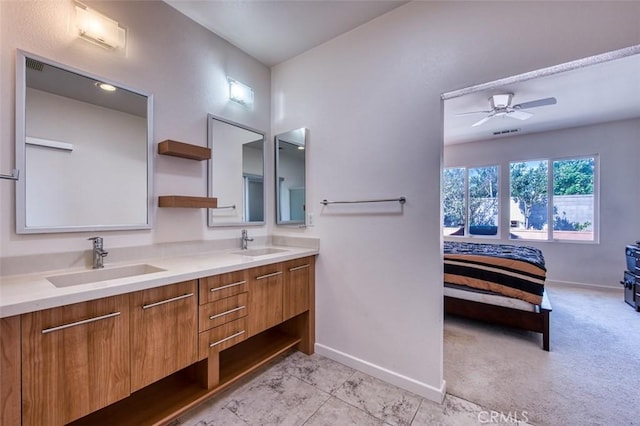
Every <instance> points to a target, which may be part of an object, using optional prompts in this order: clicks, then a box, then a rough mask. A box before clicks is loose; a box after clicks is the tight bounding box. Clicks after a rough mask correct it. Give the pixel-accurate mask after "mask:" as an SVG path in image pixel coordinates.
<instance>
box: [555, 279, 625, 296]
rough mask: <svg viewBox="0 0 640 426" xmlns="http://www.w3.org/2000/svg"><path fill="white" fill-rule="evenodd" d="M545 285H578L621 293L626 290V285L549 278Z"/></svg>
mask: <svg viewBox="0 0 640 426" xmlns="http://www.w3.org/2000/svg"><path fill="white" fill-rule="evenodd" d="M545 285H546V286H549V287H554V286H555V287H578V288H585V289H589V290H608V291H616V292H620V293H622V292H623V291H624V287H622V285H620V286H618V287H614V286H610V285H601V284H588V283H576V282H573V281H555V280H547V281H546V283H545Z"/></svg>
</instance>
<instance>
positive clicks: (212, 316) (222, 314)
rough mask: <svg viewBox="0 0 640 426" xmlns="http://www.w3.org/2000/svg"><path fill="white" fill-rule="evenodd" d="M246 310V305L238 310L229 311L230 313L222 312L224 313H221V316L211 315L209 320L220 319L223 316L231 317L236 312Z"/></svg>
mask: <svg viewBox="0 0 640 426" xmlns="http://www.w3.org/2000/svg"><path fill="white" fill-rule="evenodd" d="M244 308H246V306H244V305H242V306H238V307H237V308H233V309H229V310H228V311H225V312H222V313H220V314H216V315H211V316H210V317H209V319H210V320H214V319H216V318H220V317H223V316H225V315H229V314H232V313H234V312H238V311H241V310H243V309H244Z"/></svg>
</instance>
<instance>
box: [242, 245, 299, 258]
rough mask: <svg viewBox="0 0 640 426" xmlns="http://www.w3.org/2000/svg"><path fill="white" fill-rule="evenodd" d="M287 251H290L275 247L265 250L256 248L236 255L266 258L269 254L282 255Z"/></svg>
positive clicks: (264, 248) (265, 248)
mask: <svg viewBox="0 0 640 426" xmlns="http://www.w3.org/2000/svg"><path fill="white" fill-rule="evenodd" d="M285 251H289V250H286V249H279V248H274V247H263V248H254V249H249V250H242V251H237V252H235V253H234V254H241V255H243V256H251V257H256V256H264V255H267V254H274V253H282V252H285Z"/></svg>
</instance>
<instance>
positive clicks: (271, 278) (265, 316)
mask: <svg viewBox="0 0 640 426" xmlns="http://www.w3.org/2000/svg"><path fill="white" fill-rule="evenodd" d="M283 266H284V264H282V263H276V264H274V265H266V266H260V267H258V268H252V269H249V272H248V273H249V315H248V319H249V324H248V329H249V336H253V335H255V334H258V333H260V332H261V331H264V330H266V329H268V328H270V327H273V326H274V325H277V324H279V323H281V322H282V291H283V278H284V273H283Z"/></svg>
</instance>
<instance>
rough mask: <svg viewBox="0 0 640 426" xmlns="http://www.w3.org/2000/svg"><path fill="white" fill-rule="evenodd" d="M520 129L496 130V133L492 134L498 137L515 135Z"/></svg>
mask: <svg viewBox="0 0 640 426" xmlns="http://www.w3.org/2000/svg"><path fill="white" fill-rule="evenodd" d="M519 131H520V129H508V130H498V131H497V132H493V134H494V135H495V136H499V135H508V134H510V133H517V132H519Z"/></svg>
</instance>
